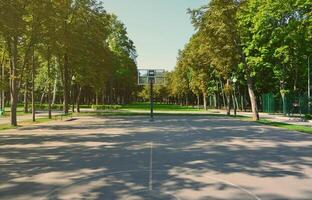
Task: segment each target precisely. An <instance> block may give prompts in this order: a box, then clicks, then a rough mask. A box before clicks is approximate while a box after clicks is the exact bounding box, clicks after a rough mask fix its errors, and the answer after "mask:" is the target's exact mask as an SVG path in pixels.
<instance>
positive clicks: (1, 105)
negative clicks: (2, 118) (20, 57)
mask: <svg viewBox="0 0 312 200" xmlns="http://www.w3.org/2000/svg"><path fill="white" fill-rule="evenodd" d="M4 65H5V50H3V53H2V60H1V85H2V87H1V93H0V95H1V102H0V109H1V110H2V111H3V113H4V107H5V106H4Z"/></svg>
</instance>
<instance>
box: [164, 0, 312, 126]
mask: <svg viewBox="0 0 312 200" xmlns="http://www.w3.org/2000/svg"><path fill="white" fill-rule="evenodd" d="M189 13H190V14H191V16H192V22H193V25H194V27H195V28H196V33H195V34H194V35H193V36H192V38H191V39H190V41H189V42H188V44H186V46H185V48H184V49H183V50H182V51H180V52H179V56H178V61H177V64H176V67H175V70H174V71H173V72H171V73H168V77H167V85H166V86H165V89H162V90H163V91H165V93H162V94H161V93H159V95H160V96H162V97H163V99H167V100H168V99H171V101H172V100H173V101H175V102H177V103H183V104H189V103H193V102H194V101H195V102H196V101H197V102H198V103H199V102H201V103H202V104H203V105H204V107H205V109H206V108H207V104H208V105H210V106H213V107H216V108H221V107H226V108H227V110H228V114H230V110H231V108H234V109H235V110H236V109H237V108H240V109H242V110H243V109H246V107H249V108H251V110H252V112H253V118H254V119H255V120H258V119H259V115H258V110H259V109H258V105H259V97H260V95H261V94H263V93H267V92H272V93H274V94H279V95H280V96H281V97H282V99H283V100H284V98H285V95H288V94H292V95H296V94H307V85H308V83H307V79H308V58H310V62H311V61H312V56H311V54H312V1H310V0H211V1H209V3H208V5H205V6H203V7H202V8H200V9H196V10H189ZM284 103H285V102H284Z"/></svg>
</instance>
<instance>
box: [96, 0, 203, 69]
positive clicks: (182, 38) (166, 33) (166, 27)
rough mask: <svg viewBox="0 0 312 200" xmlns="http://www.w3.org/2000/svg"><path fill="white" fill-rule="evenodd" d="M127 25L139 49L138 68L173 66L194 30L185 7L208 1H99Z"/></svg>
mask: <svg viewBox="0 0 312 200" xmlns="http://www.w3.org/2000/svg"><path fill="white" fill-rule="evenodd" d="M101 1H102V2H103V3H104V8H105V9H106V10H107V11H108V12H111V13H114V14H116V15H117V16H118V17H119V19H120V20H121V21H122V22H123V23H124V24H125V25H126V27H127V31H128V34H129V37H130V39H132V40H133V42H134V44H135V46H136V49H137V52H138V58H137V62H138V68H140V69H149V68H151V69H165V70H172V69H173V68H174V67H175V64H176V59H177V55H178V51H179V49H183V47H184V45H185V44H186V43H187V42H188V41H189V39H190V37H191V36H192V34H193V33H194V28H193V26H192V24H191V20H190V16H189V14H187V9H188V8H199V7H200V6H202V5H204V4H206V3H207V0H101Z"/></svg>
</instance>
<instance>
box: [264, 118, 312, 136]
mask: <svg viewBox="0 0 312 200" xmlns="http://www.w3.org/2000/svg"><path fill="white" fill-rule="evenodd" d="M258 123H260V124H264V125H268V126H274V127H279V128H284V129H287V130H290V131H298V132H303V133H309V134H312V128H311V127H308V126H302V125H294V124H287V123H283V122H272V121H269V120H266V119H261V120H259V121H258Z"/></svg>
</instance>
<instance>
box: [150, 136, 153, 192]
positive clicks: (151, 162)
mask: <svg viewBox="0 0 312 200" xmlns="http://www.w3.org/2000/svg"><path fill="white" fill-rule="evenodd" d="M149 190H150V191H152V190H153V142H151V151H150V166H149Z"/></svg>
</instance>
